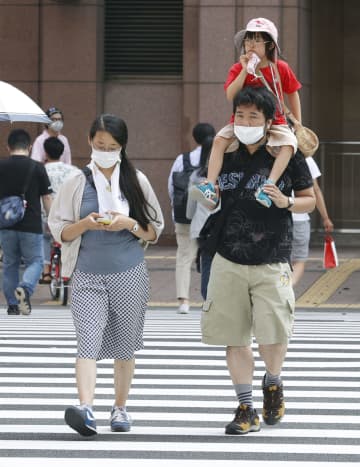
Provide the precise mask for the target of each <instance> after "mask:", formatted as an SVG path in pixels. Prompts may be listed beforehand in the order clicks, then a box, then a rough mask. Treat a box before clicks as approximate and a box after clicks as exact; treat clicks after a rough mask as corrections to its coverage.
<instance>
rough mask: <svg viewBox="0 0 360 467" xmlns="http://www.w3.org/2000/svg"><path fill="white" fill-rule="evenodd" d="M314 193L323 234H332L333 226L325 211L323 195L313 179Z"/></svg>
mask: <svg viewBox="0 0 360 467" xmlns="http://www.w3.org/2000/svg"><path fill="white" fill-rule="evenodd" d="M314 192H315V198H316V209H317V210H318V211H319V214H320V216H321V219H322V223H323V226H324V229H325V232H332V231H333V230H334V224H333V223H332V221H331V219H330V218H329V214H328V212H327V209H326V204H325V199H324V195H323V193H322V191H321V188H320V186H319V184H318V182H317V180H316V179H315V178H314Z"/></svg>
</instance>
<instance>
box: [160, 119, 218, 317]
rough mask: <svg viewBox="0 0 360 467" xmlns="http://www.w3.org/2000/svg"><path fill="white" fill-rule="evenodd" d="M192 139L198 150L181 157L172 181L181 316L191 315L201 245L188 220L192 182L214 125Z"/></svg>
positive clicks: (198, 129) (196, 131)
mask: <svg viewBox="0 0 360 467" xmlns="http://www.w3.org/2000/svg"><path fill="white" fill-rule="evenodd" d="M192 136H193V138H194V140H195V143H196V144H197V146H196V147H195V148H194V149H193V150H192V151H190V152H189V153H184V154H179V155H178V156H177V158H176V159H175V162H174V163H173V165H172V167H171V171H170V175H169V179H168V191H169V197H170V202H171V207H172V217H173V221H174V223H175V235H176V244H177V251H176V267H175V278H176V297H177V300H178V303H179V309H178V313H181V314H186V313H188V312H189V295H190V279H191V265H192V263H193V261H194V259H195V257H196V252H197V242H196V240H195V239H191V238H190V223H191V220H190V219H188V218H187V217H186V206H187V199H188V186H189V180H190V176H191V174H192V173H193V171H194V170H195V169H197V168H198V167H199V163H200V154H201V146H202V144H203V142H204V141H205V140H206V138H207V137H209V136H212V137H214V136H215V129H214V127H213V126H212V125H211V124H210V123H198V124H196V125H195V126H194V128H193V131H192Z"/></svg>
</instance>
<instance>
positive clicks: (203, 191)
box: [189, 182, 219, 208]
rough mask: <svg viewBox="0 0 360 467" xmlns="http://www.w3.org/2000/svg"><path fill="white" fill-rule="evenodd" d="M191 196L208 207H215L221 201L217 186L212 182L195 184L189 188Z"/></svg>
mask: <svg viewBox="0 0 360 467" xmlns="http://www.w3.org/2000/svg"><path fill="white" fill-rule="evenodd" d="M189 196H190V198H191V199H194V200H195V201H199V203H201V204H203V205H204V206H206V207H207V208H214V207H215V206H216V205H217V204H218V202H219V198H218V196H217V194H216V191H215V186H214V185H213V184H212V183H211V182H206V183H199V185H193V186H192V187H191V188H190V190H189Z"/></svg>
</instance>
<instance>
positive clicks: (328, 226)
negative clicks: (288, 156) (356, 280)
mask: <svg viewBox="0 0 360 467" xmlns="http://www.w3.org/2000/svg"><path fill="white" fill-rule="evenodd" d="M305 160H306V162H307V165H308V167H309V170H310V173H311V176H312V178H313V181H314V192H315V198H316V208H317V210H318V211H319V213H320V216H321V219H322V223H323V226H324V230H325V232H328V233H330V232H332V231H333V230H334V225H333V223H332V221H331V219H330V218H329V215H328V212H327V209H326V204H325V200H324V196H323V193H322V191H321V188H320V186H319V184H318V182H317V178H319V177H320V176H321V172H320V170H319V167H318V166H317V164H316V162H315V161H314V159H313V158H312V157H307V158H306V159H305ZM292 217H293V221H294V228H293V243H292V252H291V263H292V268H293V274H292V283H293V286H295V285H296V284H297V283H298V282H299V280H300V279H301V278H302V276H303V274H304V272H305V262H306V260H307V258H308V256H309V243H310V216H309V214H307V213H303V214H298V213H293V214H292Z"/></svg>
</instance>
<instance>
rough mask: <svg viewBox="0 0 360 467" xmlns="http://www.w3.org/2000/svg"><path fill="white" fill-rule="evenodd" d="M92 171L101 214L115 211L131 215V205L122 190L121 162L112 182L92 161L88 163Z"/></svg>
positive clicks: (115, 170) (117, 165) (116, 168)
mask: <svg viewBox="0 0 360 467" xmlns="http://www.w3.org/2000/svg"><path fill="white" fill-rule="evenodd" d="M88 167H89V168H90V170H91V172H92V176H93V179H94V184H95V187H96V192H97V198H98V202H99V214H102V215H104V214H106V213H107V212H108V211H115V212H118V213H120V214H124V215H125V216H128V215H129V212H130V207H129V203H128V201H127V199H126V198H125V197H124V196H123V194H122V193H121V190H120V184H119V180H120V164H116V166H115V168H114V170H113V173H112V175H111V179H110V183H109V181H108V180H107V178H106V177H105V175H104V174H103V173H102V172H101V170H99V168H98V167H97V165H96V164H95V163H94V162H93V161H91V162H90V164H89V165H88Z"/></svg>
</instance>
